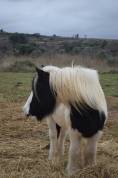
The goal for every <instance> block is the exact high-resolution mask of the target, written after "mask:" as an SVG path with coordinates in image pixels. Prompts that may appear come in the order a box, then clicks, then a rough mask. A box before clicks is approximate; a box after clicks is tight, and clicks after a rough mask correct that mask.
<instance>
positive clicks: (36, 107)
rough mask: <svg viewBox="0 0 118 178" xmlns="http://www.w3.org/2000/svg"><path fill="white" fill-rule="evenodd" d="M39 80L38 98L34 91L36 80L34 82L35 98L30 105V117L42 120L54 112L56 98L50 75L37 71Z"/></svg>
mask: <svg viewBox="0 0 118 178" xmlns="http://www.w3.org/2000/svg"><path fill="white" fill-rule="evenodd" d="M37 72H38V79H37V82H36V86H35V87H36V91H37V96H36V94H35V91H34V79H33V82H32V90H33V98H32V101H31V103H30V110H29V115H32V116H36V117H37V119H38V120H42V119H43V118H44V117H46V116H48V115H49V114H51V113H52V112H53V111H54V108H55V104H56V98H55V95H54V93H53V92H52V90H51V88H50V84H49V73H48V72H44V71H42V70H40V69H37ZM37 97H38V98H37Z"/></svg>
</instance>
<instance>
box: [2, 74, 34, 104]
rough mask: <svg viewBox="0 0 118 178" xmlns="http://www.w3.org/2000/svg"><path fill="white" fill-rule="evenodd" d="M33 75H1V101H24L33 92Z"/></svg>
mask: <svg viewBox="0 0 118 178" xmlns="http://www.w3.org/2000/svg"><path fill="white" fill-rule="evenodd" d="M32 77H33V73H10V72H9V73H7V72H3V73H0V101H6V100H8V101H11V100H12V101H14V102H15V101H22V100H24V98H25V97H28V95H29V92H30V90H31V81H32Z"/></svg>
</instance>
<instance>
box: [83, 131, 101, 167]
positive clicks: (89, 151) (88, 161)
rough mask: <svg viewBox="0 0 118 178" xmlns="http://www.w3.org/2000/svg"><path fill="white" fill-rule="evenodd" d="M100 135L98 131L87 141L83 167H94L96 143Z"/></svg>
mask: <svg viewBox="0 0 118 178" xmlns="http://www.w3.org/2000/svg"><path fill="white" fill-rule="evenodd" d="M101 135H102V132H101V131H99V132H98V133H97V134H95V135H94V136H93V137H91V138H88V139H87V145H86V149H85V155H84V157H85V159H84V165H85V166H86V165H95V164H96V151H97V143H98V141H99V139H100V137H101Z"/></svg>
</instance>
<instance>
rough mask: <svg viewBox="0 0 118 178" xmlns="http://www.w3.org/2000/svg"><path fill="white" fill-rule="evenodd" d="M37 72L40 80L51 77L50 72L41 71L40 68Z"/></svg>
mask: <svg viewBox="0 0 118 178" xmlns="http://www.w3.org/2000/svg"><path fill="white" fill-rule="evenodd" d="M36 72H37V73H38V76H39V77H40V78H45V77H47V76H49V73H48V72H45V71H43V70H41V69H39V68H38V67H36Z"/></svg>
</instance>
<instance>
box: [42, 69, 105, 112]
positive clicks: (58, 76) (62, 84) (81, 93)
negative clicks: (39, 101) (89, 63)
mask: <svg viewBox="0 0 118 178" xmlns="http://www.w3.org/2000/svg"><path fill="white" fill-rule="evenodd" d="M44 70H45V71H49V72H50V86H51V87H52V89H53V90H54V91H56V93H57V97H58V99H59V100H60V102H62V103H64V104H68V103H71V104H73V105H76V104H77V105H78V106H80V107H81V106H82V105H84V104H87V105H88V106H90V107H92V108H93V109H98V110H99V111H104V112H105V114H106V115H107V105H106V101H105V96H104V93H103V91H102V88H101V86H100V83H99V78H98V73H97V71H96V70H92V69H88V68H83V67H80V66H78V67H64V68H57V67H54V66H47V67H45V68H44Z"/></svg>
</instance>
